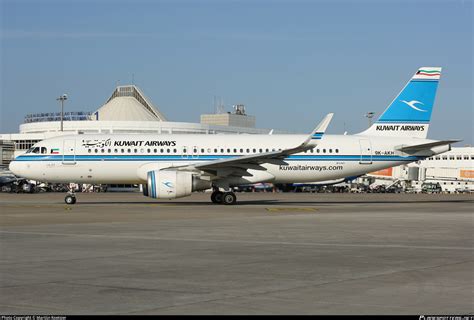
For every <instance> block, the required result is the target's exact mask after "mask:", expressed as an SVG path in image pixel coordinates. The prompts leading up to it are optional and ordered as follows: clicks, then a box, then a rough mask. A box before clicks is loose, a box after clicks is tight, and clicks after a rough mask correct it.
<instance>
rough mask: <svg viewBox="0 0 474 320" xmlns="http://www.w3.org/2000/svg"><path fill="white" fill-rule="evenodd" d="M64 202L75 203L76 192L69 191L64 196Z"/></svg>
mask: <svg viewBox="0 0 474 320" xmlns="http://www.w3.org/2000/svg"><path fill="white" fill-rule="evenodd" d="M64 202H66V204H75V203H76V194H75V193H74V192H71V191H69V192H68V193H67V195H66V197H65V198H64Z"/></svg>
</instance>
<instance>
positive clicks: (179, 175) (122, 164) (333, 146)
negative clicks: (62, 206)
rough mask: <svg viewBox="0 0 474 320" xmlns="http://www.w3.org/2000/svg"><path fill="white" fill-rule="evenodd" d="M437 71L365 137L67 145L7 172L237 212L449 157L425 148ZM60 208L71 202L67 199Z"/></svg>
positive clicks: (36, 153) (423, 73)
mask: <svg viewBox="0 0 474 320" xmlns="http://www.w3.org/2000/svg"><path fill="white" fill-rule="evenodd" d="M440 75H441V68H439V67H423V68H420V69H419V70H418V71H417V72H416V73H415V75H414V76H413V77H412V78H411V79H410V81H409V82H408V84H407V85H406V86H405V87H404V88H403V89H402V91H401V92H400V94H399V95H398V96H397V97H396V98H395V99H394V100H393V101H392V103H391V104H390V105H389V106H388V108H387V109H386V110H385V112H384V113H383V114H382V115H381V116H380V118H379V119H378V120H377V121H376V122H375V123H374V124H373V125H372V126H371V127H369V128H368V129H367V130H365V131H364V132H361V133H358V134H355V135H327V134H325V133H324V132H325V131H326V128H327V127H328V125H329V122H330V121H331V119H332V116H333V114H332V113H330V114H328V115H327V116H326V117H325V118H324V119H323V120H322V121H321V123H319V125H318V126H317V127H316V128H315V129H314V130H313V132H311V134H309V135H307V136H305V135H294V134H291V135H289V134H288V135H201V134H199V135H197V134H196V135H192V134H181V135H138V134H133V135H132V134H128V135H115V134H110V135H105V134H102V135H86V134H79V135H69V136H61V137H56V138H51V139H46V140H43V141H41V142H39V143H37V144H35V145H34V146H33V147H32V148H31V149H30V150H28V151H27V152H26V153H25V154H23V155H20V156H18V157H17V158H16V159H14V161H12V162H11V164H10V170H11V171H12V172H13V173H15V174H16V175H18V176H21V177H25V178H27V179H33V180H37V181H44V182H57V183H69V182H76V183H92V184H98V183H106V184H112V183H114V184H115V183H127V184H128V183H130V184H136V183H139V184H142V185H143V194H144V195H145V196H148V197H152V198H157V199H174V198H180V197H185V196H189V195H190V194H191V193H192V192H193V191H202V190H206V189H209V188H212V189H213V192H212V195H211V200H212V202H214V203H223V204H234V203H235V202H236V195H235V194H234V193H233V192H232V191H231V187H234V186H239V185H243V184H252V183H258V182H272V183H298V182H299V183H301V182H317V181H328V180H330V181H334V180H337V179H341V181H342V180H343V179H344V178H345V177H351V176H359V175H362V174H364V173H367V172H372V171H376V170H380V169H384V168H389V167H393V166H398V165H401V164H406V163H409V162H413V161H418V160H421V159H424V158H426V157H431V156H433V155H436V154H440V153H443V152H446V151H449V150H450V149H451V143H454V142H458V140H442V141H435V140H429V139H426V136H427V133H428V126H429V122H430V118H431V112H432V110H433V104H434V100H435V95H436V89H437V87H438V82H439V78H440ZM65 202H66V203H67V204H73V203H75V202H76V197H75V195H74V193H68V194H67V196H66V198H65Z"/></svg>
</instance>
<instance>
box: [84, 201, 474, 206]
mask: <svg viewBox="0 0 474 320" xmlns="http://www.w3.org/2000/svg"><path fill="white" fill-rule="evenodd" d="M419 203H424V204H429V203H474V199H473V200H468V199H457V200H435V199H430V200H412V201H407V200H399V201H394V200H391V201H383V200H366V201H364V200H362V201H317V200H316V201H296V200H295V201H288V200H240V201H237V203H236V204H234V205H230V206H226V205H219V204H213V203H211V202H210V201H166V202H164V201H163V202H158V201H157V202H150V201H129V202H127V201H79V202H78V203H77V204H75V205H76V206H77V205H81V204H84V205H91V204H99V205H101V204H102V205H109V204H113V205H164V206H170V207H173V206H180V207H182V206H189V207H193V206H222V207H229V208H232V207H235V206H248V205H252V206H268V205H272V206H275V205H281V206H287V205H300V206H305V205H331V204H354V205H358V204H361V205H363V204H419Z"/></svg>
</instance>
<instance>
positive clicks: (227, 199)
mask: <svg viewBox="0 0 474 320" xmlns="http://www.w3.org/2000/svg"><path fill="white" fill-rule="evenodd" d="M211 201H212V202H213V203H220V204H226V205H230V204H235V203H236V202H237V196H236V195H235V193H233V192H222V191H219V189H217V190H216V189H214V191H213V192H212V194H211Z"/></svg>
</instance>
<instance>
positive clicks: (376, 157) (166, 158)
mask: <svg viewBox="0 0 474 320" xmlns="http://www.w3.org/2000/svg"><path fill="white" fill-rule="evenodd" d="M238 157H241V155H200V156H197V157H195V158H191V157H186V158H183V157H182V156H180V155H173V156H171V155H137V156H133V155H97V156H92V155H77V156H75V159H74V156H72V155H71V156H64V159H63V156H62V155H46V156H25V155H21V156H18V157H17V158H15V160H14V161H63V160H66V161H67V160H72V159H74V160H75V161H186V162H189V161H211V160H222V159H231V158H238ZM423 158H424V157H418V156H408V157H402V156H395V155H393V156H389V155H387V156H380V155H292V156H289V157H286V158H285V159H284V160H285V161H343V160H345V161H360V160H361V159H362V160H367V159H369V160H372V161H416V160H419V159H423Z"/></svg>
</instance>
